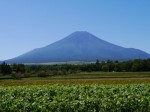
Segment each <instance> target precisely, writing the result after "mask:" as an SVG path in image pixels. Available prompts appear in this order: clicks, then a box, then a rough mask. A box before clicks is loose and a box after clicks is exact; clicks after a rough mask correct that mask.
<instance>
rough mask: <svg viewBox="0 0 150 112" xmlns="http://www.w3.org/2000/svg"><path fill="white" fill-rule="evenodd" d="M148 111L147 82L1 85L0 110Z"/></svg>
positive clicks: (149, 95)
mask: <svg viewBox="0 0 150 112" xmlns="http://www.w3.org/2000/svg"><path fill="white" fill-rule="evenodd" d="M5 111H8V112H31V111H32V112H33V111H34V112H149V111H150V84H130V85H121V84H118V85H98V84H91V85H90V84H76V85H74V84H66V85H61V84H54V85H44V86H17V87H15V86H12V87H2V86H1V87H0V112H5Z"/></svg>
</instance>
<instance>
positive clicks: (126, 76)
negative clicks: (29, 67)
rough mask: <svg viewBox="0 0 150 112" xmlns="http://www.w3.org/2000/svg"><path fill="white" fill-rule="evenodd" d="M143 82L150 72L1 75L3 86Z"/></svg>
mask: <svg viewBox="0 0 150 112" xmlns="http://www.w3.org/2000/svg"><path fill="white" fill-rule="evenodd" d="M60 83H61V84H68V83H69V84H84V83H86V84H88V83H89V84H93V83H95V84H96V83H97V84H133V83H134V84H141V83H150V72H81V73H77V74H71V75H63V76H62V75H61V76H51V77H29V78H22V79H20V80H14V79H11V77H10V76H8V79H7V76H5V77H1V79H0V85H1V86H16V85H17V86H18V85H45V84H60Z"/></svg>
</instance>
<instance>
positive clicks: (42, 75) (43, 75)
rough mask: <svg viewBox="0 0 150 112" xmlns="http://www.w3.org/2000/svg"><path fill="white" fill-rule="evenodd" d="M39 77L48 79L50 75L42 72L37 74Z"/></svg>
mask: <svg viewBox="0 0 150 112" xmlns="http://www.w3.org/2000/svg"><path fill="white" fill-rule="evenodd" d="M37 76H38V77H47V76H49V74H48V73H47V72H46V71H40V72H38V74H37Z"/></svg>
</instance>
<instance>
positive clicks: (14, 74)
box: [11, 72, 23, 80]
mask: <svg viewBox="0 0 150 112" xmlns="http://www.w3.org/2000/svg"><path fill="white" fill-rule="evenodd" d="M11 76H12V78H13V79H17V80H19V79H21V77H23V76H22V74H21V73H16V72H12V73H11Z"/></svg>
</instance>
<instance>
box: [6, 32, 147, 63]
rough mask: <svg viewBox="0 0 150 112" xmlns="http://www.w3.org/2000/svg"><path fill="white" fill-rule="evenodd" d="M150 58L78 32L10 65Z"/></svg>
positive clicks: (18, 58) (10, 61) (130, 49)
mask: <svg viewBox="0 0 150 112" xmlns="http://www.w3.org/2000/svg"><path fill="white" fill-rule="evenodd" d="M139 58H140V59H146V58H150V54H148V53H146V52H143V51H141V50H138V49H134V48H124V47H121V46H117V45H114V44H112V43H109V42H106V41H104V40H102V39H100V38H98V37H96V36H94V35H92V34H90V33H88V32H86V31H78V32H74V33H72V34H70V35H69V36H67V37H66V38H64V39H62V40H59V41H57V42H55V43H52V44H50V45H48V46H45V47H43V48H38V49H34V50H32V51H30V52H27V53H25V54H23V55H21V56H18V57H16V58H13V59H10V60H6V62H8V63H47V62H67V61H95V60H97V59H98V60H108V59H109V60H130V59H139Z"/></svg>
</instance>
